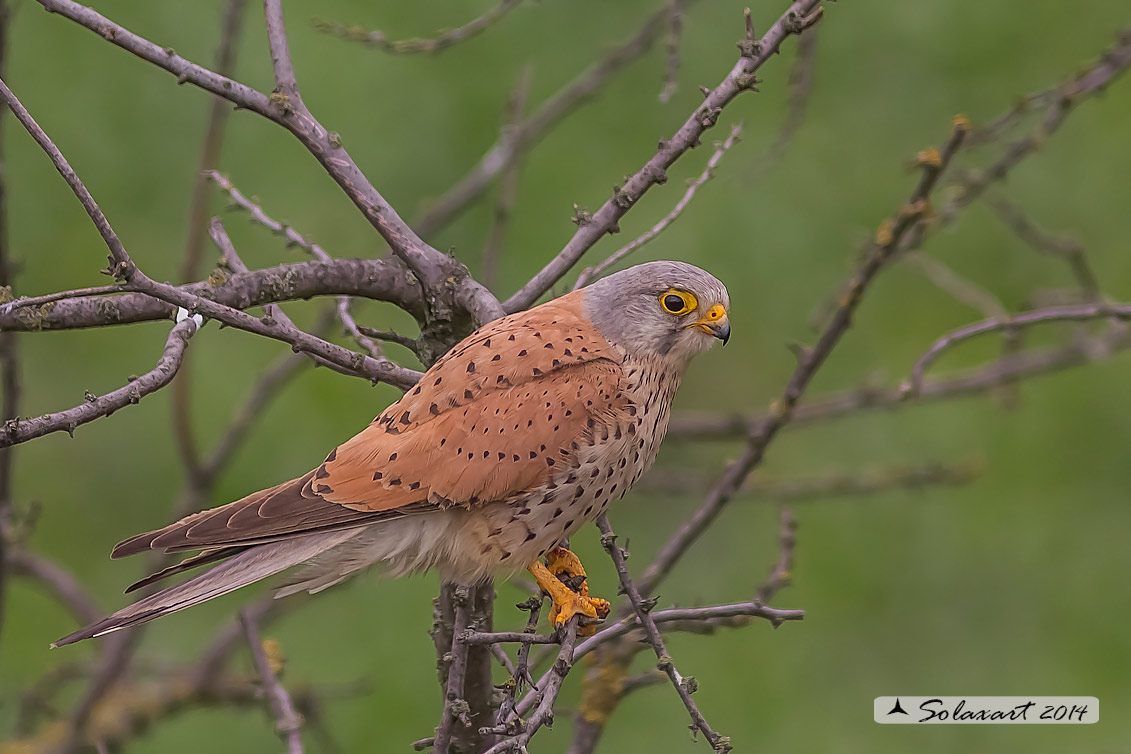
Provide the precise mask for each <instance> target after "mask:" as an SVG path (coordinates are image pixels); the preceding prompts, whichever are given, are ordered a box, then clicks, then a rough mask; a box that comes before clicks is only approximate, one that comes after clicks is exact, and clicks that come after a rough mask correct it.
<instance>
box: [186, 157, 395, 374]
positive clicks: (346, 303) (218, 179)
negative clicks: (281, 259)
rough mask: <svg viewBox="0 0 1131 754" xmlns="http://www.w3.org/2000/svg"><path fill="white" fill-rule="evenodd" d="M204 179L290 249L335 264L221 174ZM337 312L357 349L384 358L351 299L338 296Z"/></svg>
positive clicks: (327, 255)
mask: <svg viewBox="0 0 1131 754" xmlns="http://www.w3.org/2000/svg"><path fill="white" fill-rule="evenodd" d="M205 175H206V176H207V178H208V179H209V180H210V181H212V182H213V183H215V184H216V185H217V186H219V187H220V189H221V190H222V191H223V192H224V193H225V194H227V196H228V199H230V200H231V202H232V204H233V205H234V206H236V207H238V208H239V209H242V210H244V211H245V212H247V213H248V214H249V215H250V216H251V219H252V220H254V221H255V222H256V223H258V224H260V225H262V226H263V227H265V228H267V229H268V230H270V231H271V232H272V233H275V234H278V235H281V236H283V237H284V238H285V239H286V241H287V245H288V246H290V245H294V246H298V247H300V248H302V249H305V250H306V251H308V252H310V254H311V255H312V256H313V257H315V258H316V259H319V260H321V261H323V262H331V261H333V257H331V256H330V255H329V254H327V253H326V250H325V249H323V248H322V247H321V246H319V245H318V244H316V243H314V242H313V241H309V240H307V239H306V238H304V237H303V236H302V235H300V234H299V233H298V232H297V231H295V229H294V228H292V227H291V226H289V225H284V224H283V223H280V222H278V221H276V220H273V219H271V217H269V216H268V215H267V213H266V212H264V211H263V208H262V207H260V206H259V205H258V204H256V203H255V202H254V201H252V200H251V199H248V198H247V197H246V196H244V195H243V194H242V193H241V192H240V190H239V189H237V188H236V187H235V186H233V185H232V182H231V181H230V180H228V179H227V178H226V177H224V176H222V175H220V173H218V172H217V171H215V170H209V171H207V172H206V173H205ZM337 310H338V319H339V320H341V323H342V326H343V327H344V328H345V330H346V333H347V334H349V335H350V337H352V338H353V339H354V341H356V342H357V344H358V345H360V346H361V347H362V348H364V349H365V350H366V351H367V352H368V353H369V355H370V356H372V357H373V358H381V347H380V346H379V345H378V344H377V343H374V342H373V341H372V340H370V339H369V338H367V337H365V335H364V334H363V333H362V332H361V331H360V330H359V329H358V326H357V321H356V320H355V319H354V318H353V315H352V314H351V313H350V297H349V296H338V300H337Z"/></svg>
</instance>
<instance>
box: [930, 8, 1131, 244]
mask: <svg viewBox="0 0 1131 754" xmlns="http://www.w3.org/2000/svg"><path fill="white" fill-rule="evenodd" d="M1128 67H1131V29H1124V30H1122V31H1121V32H1119V34H1118V35H1117V38H1116V43H1115V45H1114V46H1112V47H1111V49H1109V50H1107V51H1106V52H1104V54H1103V55H1101V56H1100V58H1099V60H1098V61H1097V62H1096V63H1095V64H1094V65H1092V66H1091V67H1089V68H1088V69H1086V70H1085V71H1084V72H1082V73H1080V74H1077V75H1076V76H1073V77H1072V78H1071V79H1069V80H1068V81H1066V82H1065V83H1063V84H1061V85H1060V86H1059V87H1057V88H1056V89H1055V90H1050V93H1049V95H1048V96H1047V97H1037V98H1036V101H1039V102H1041V103H1042V104H1046V110H1045V117H1044V120H1043V121H1042V122H1041V123H1040V125H1039V126H1038V127H1037V128H1036V129H1034V130H1033V132H1032V133H1030V134H1029V135H1027V136H1024V137H1022V138H1020V139H1018V140H1016V141H1014V142H1012V143H1011V144H1009V145H1008V146H1007V147H1006V148H1005V150H1004V154H1002V156H1001V157H1000V158H998V159H997V160H996V161H995V162H993V163H992V164H991V165H990V166H989V167H988V168H986V169H985V170H980V171H970V172H968V173H967V175H966V176H965V177H964V178H963V179H962V180H961V181H960V182H959V183H958V184H957V186H956V187H955V190H954V191H953V192H952V194H951V199H950V201H949V202H948V203H947V205H946V206H945V207H944V208H943V209H942V211H941V212H940V217H941V219H942V221H943V223H944V224H946V223H949V222H952V221H953V219H954V217H955V215H956V214H957V213H958V212H959V210H961V209H962V208H963V207H965V206H967V205H968V204H970V203H971V202H973V201H974V200H975V199H978V198H979V197H980V196H982V194H983V193H984V192H985V191H986V189H987V188H989V187H990V186H991V185H993V184H994V183H997V182H999V181H1001V180H1003V179H1004V178H1005V177H1006V176H1007V175H1008V174H1009V173H1010V171H1011V170H1013V168H1014V167H1016V166H1017V165H1018V163H1020V162H1021V161H1022V160H1024V159H1025V158H1026V157H1028V156H1029V155H1030V154H1032V153H1033V152H1035V151H1036V150H1038V149H1040V147H1041V146H1042V145H1043V144H1044V143H1045V142H1046V141H1047V140H1048V138H1049V137H1050V136H1052V135H1053V134H1054V133H1056V131H1057V129H1059V128H1060V126H1061V125H1063V123H1064V121H1065V120H1066V119H1067V118H1068V116H1069V115H1070V114H1071V113H1072V111H1073V110H1074V109H1075V107H1076V106H1077V105H1078V104H1080V103H1081V102H1083V101H1085V100H1086V99H1088V98H1089V97H1091V96H1093V95H1095V94H1097V93H1099V92H1102V91H1104V90H1106V88H1107V87H1108V85H1109V84H1111V83H1112V82H1113V81H1115V80H1116V79H1117V78H1119V76H1121V75H1122V74H1123V73H1125V72H1126V71H1127V69H1128Z"/></svg>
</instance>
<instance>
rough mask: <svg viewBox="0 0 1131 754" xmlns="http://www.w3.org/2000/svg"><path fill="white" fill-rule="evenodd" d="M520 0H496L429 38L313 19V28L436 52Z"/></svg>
mask: <svg viewBox="0 0 1131 754" xmlns="http://www.w3.org/2000/svg"><path fill="white" fill-rule="evenodd" d="M521 2H522V0H499V1H498V2H497V3H496V4H495V5H492V6H491V7H490V8H488V9H487V11H486V12H485V13H483V15H481V16H478V17H476V18H473V19H472V20H470V21H468V22H467V23H466V24H464V25H462V26H457V27H455V28H454V29H441V30H440V32H439V33H438V34H437V35H436V36H435V37H434V38H432V39H420V38H418V37H413V38H411V39H400V40H395V39H389V38H388V37H387V36H386V35H385V33H384V32H382V31H378V30H373V31H365V30H364V29H361V28H360V27H357V26H344V25H342V24H337V23H330V22H327V21H321V20H317V19H316V20H315V21H314V28H316V29H318V30H319V31H322V32H326V33H327V34H333V35H334V36H336V37H338V38H340V39H344V40H345V41H347V42H358V43H360V44H363V45H365V46H366V47H371V48H373V49H375V50H380V51H381V52H387V53H389V54H390V55H414V54H416V53H422V52H425V53H435V52H441V51H443V50H446V49H448V48H449V47H451V46H452V45H455V44H458V43H459V42H463V41H464V40H467V39H471V38H472V37H475V36H477V35H479V34H482V33H483V32H484V31H486V30H487V28H488V27H490V26H491V25H492V24H494V23H496V22H497V21H499V19H501V18H502V17H503V16H505V15H506V14H507V13H508V12H510V11H511V10H513V9H514V8H517V7H518V5H519V4H520V3H521Z"/></svg>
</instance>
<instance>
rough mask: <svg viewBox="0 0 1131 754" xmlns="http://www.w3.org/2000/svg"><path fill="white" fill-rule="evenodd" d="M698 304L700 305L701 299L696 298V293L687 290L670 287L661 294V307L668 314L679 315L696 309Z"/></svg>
mask: <svg viewBox="0 0 1131 754" xmlns="http://www.w3.org/2000/svg"><path fill="white" fill-rule="evenodd" d="M697 306H699V301H698V299H696V298H695V294H693V293H688V292H687V291H680V290H676V289H675V288H669V289H668V290H666V291H664V292H663V293H661V294H660V307H661V308H662V309H663V310H664V311H665V312H667V313H668V314H674V315H676V316H677V317H681V316H683V315H684V314H687V313H688V312H693V311H695V307H697Z"/></svg>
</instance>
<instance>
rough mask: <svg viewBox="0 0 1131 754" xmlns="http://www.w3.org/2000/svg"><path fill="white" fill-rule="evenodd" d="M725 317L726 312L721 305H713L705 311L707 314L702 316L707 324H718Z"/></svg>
mask: <svg viewBox="0 0 1131 754" xmlns="http://www.w3.org/2000/svg"><path fill="white" fill-rule="evenodd" d="M726 316H727V310H726V309H724V308H723V305H722V304H715V305H714V306H712V307H711V308H710V309H708V310H707V313H706V314H705V315H704V316H703V319H705V320H707V321H708V322H718V321H719V320H720V319H725V318H726Z"/></svg>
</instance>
